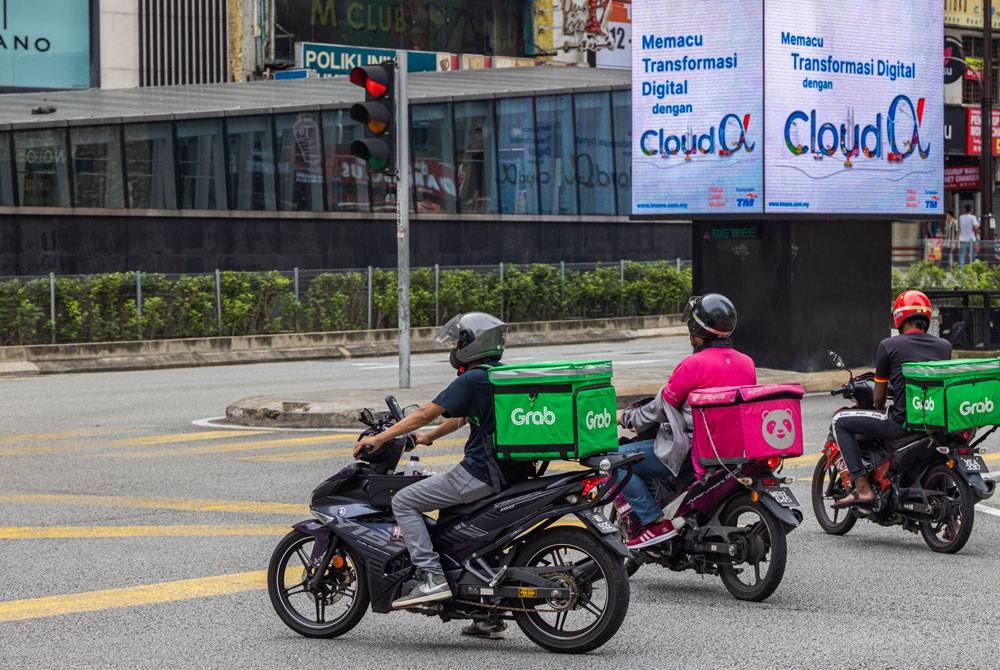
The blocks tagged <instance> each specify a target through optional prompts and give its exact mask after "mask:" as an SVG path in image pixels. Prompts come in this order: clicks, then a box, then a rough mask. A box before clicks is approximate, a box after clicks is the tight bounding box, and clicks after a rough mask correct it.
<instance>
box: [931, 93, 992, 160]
mask: <svg viewBox="0 0 1000 670" xmlns="http://www.w3.org/2000/svg"><path fill="white" fill-rule="evenodd" d="M965 109H966V108H965V107H962V106H961V105H945V106H944V152H945V153H946V154H950V155H953V156H964V155H965V154H966V150H967V147H966V135H967V133H968V127H969V124H968V119H967V116H968V112H966V111H965ZM997 122H998V123H1000V118H998V119H997Z"/></svg>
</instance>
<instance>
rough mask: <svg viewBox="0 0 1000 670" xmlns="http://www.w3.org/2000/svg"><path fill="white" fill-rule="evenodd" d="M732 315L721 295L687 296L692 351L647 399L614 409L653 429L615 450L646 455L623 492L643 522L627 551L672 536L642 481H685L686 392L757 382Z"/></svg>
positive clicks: (630, 422)
mask: <svg viewBox="0 0 1000 670" xmlns="http://www.w3.org/2000/svg"><path fill="white" fill-rule="evenodd" d="M736 317H737V315H736V307H735V306H734V305H733V303H732V301H731V300H730V299H729V298H727V297H726V296H724V295H721V294H719V293H708V294H705V295H703V296H699V295H696V296H692V297H691V298H690V299H689V300H688V303H687V306H686V307H685V309H684V314H683V316H682V320H683V321H684V322H685V323H686V324H687V327H688V334H689V336H690V339H691V347H692V349H693V350H694V353H692V354H691V355H690V356H688V357H686V358H685V359H684V360H682V361H681V362H680V363H678V364H677V367H676V368H674V371H673V373H672V374H671V375H670V379H669V380H668V381H667V383H666V385H665V386H664V387H663V388H662V389H660V392H659V393H657V394H656V397H655V398H654V399H653V400H652V402H649V403H647V404H645V405H641V406H639V407H631V408H628V409H624V410H619V411H618V424H619V425H620V426H623V427H625V428H627V429H629V430H633V431H635V432H642V431H645V430H649V429H651V428H652V427H658V430H657V433H656V439H653V440H642V441H638V442H632V443H628V444H623V445H622V446H621V447H619V449H618V451H619V452H620V453H634V452H637V451H641V452H643V453H645V454H646V458H644V459H643V460H642V461H640V462H639V463H636V464H635V466H634V470H633V472H634V474H635V476H633V477H632V478H631V479H629V481H628V483H627V484H626V485H625V488H624V490H623V491H622V493H623V494H624V495H625V497H626V498H627V499H628V501H629V504H631V506H632V510H633V511H634V512H635V514H636V516H637V517H638V518H639V521H640V523H641V524H642V528H640V529H639V530H638V531H637V532H636V533H635V534H634V535H633V536H631V537H629V538H628V539H627V540H626V543H625V544H626V545H627V546H628V547H629V549H642V548H643V547H649V546H652V545H655V544H659V543H660V542H664V541H666V540H669V539H670V538H672V537H674V536H676V535H677V530H676V529H675V528H674V525H673V522H672V521H671V520H670V519H667V518H665V517H664V515H663V510H661V509H660V508H659V507H658V506H657V504H656V500H655V498H654V497H653V495H652V494H651V493H650V491H649V487H648V485H647V483H646V480H647V479H649V478H654V477H659V478H662V479H665V480H667V482H668V483H669V484H671V485H673V486H674V488H675V490H676V489H678V488H679V487H680V486H684V485H685V484H686V482H685V481H684V480H685V479H686V478H687V477H686V476H685V475H687V473H688V472H689V471H690V465H689V464H690V463H691V461H690V459H689V458H688V454H689V453H690V451H691V440H690V437H689V432H690V426H692V425H693V424H692V423H691V421H690V408H689V407H685V406H686V403H687V399H688V395H689V394H690V393H691V392H692V391H695V390H697V389H702V388H710V387H715V386H743V385H748V384H756V383H757V369H756V367H755V365H754V362H753V359H751V358H750V357H749V356H747V355H746V354H743V353H741V352H739V351H737V350H736V349H734V348H733V342H732V339H731V336H732V334H733V331H734V330H736ZM685 415H686V416H685ZM696 470H700V468H697V467H696ZM618 476H619V477H622V476H624V472H622V471H620V472H619V475H618ZM687 476H688V477H689V476H690V475H687Z"/></svg>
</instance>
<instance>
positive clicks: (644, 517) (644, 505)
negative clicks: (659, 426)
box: [617, 440, 674, 525]
mask: <svg viewBox="0 0 1000 670" xmlns="http://www.w3.org/2000/svg"><path fill="white" fill-rule="evenodd" d="M655 442H656V441H655V440H643V441H641V442H630V443H629V444H623V445H621V446H620V447H618V453H620V454H634V453H636V452H637V451H641V452H642V453H644V454H646V458H644V459H642V460H641V461H639V462H638V463H636V464H635V465H634V466H632V477H630V478H629V480H628V484H626V485H625V488H624V489H623V490H622V493H623V494H624V495H625V497H626V498H627V499H628V502H629V504H630V505H632V511H633V512H635V514H636V516H638V517H639V521H640V522H642V524H643V525H646V524H649V523H652V522H654V521H656V520H657V519H659V518H660V517H661V516H663V510H662V509H660V507H659V506H658V505H657V504H656V499H655V498H653V494H652V493H650V492H649V487H648V486H647V485H646V482H645V479H647V478H653V477H663V478H665V479H668V480H670V481H671V482H672V481H673V480H674V475H673V473H672V472H670V468H668V467H667V466H665V465H664V464H663V463H662V462H661V461H660V459H658V458H657V457H656V454H654V453H653V445H654V444H655ZM625 472H626V471H625V470H624V469H620V470H618V474H617V477H618V481H621V480H622V478H623V477H624V476H625Z"/></svg>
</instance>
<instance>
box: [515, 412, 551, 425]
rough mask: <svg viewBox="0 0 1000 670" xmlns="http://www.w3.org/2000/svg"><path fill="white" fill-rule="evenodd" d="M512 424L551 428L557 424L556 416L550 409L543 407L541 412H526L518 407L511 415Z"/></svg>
mask: <svg viewBox="0 0 1000 670" xmlns="http://www.w3.org/2000/svg"><path fill="white" fill-rule="evenodd" d="M510 422H511V423H512V424H514V425H515V426H529V425H530V426H551V425H554V424H555V422H556V415H555V413H554V412H553V411H552V410H550V409H549V408H548V407H543V408H542V409H540V410H525V409H523V408H521V407H516V408H515V409H514V411H513V412H511V413H510Z"/></svg>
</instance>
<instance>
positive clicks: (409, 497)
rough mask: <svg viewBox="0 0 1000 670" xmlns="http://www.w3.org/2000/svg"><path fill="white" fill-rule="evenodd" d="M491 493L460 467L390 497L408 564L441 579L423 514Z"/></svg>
mask: <svg viewBox="0 0 1000 670" xmlns="http://www.w3.org/2000/svg"><path fill="white" fill-rule="evenodd" d="M492 493H493V488H492V487H491V486H490V485H489V484H487V483H486V482H481V481H479V480H478V479H476V478H475V477H473V476H472V475H470V474H469V472H468V471H467V470H466V469H465V468H463V467H462V466H461V465H456V466H455V467H454V468H453V469H451V470H450V471H448V472H445V473H442V474H438V475H434V476H433V477H429V478H427V479H424V480H421V481H419V482H417V483H416V484H411V485H410V486H407V487H406V488H405V489H403V490H401V491H399V492H397V493H396V494H395V495H394V496H392V513H393V514H394V515H395V517H396V523H397V524H399V530H400V531H401V532H402V534H403V541H404V542H406V548H407V549H408V550H409V552H410V562H412V563H413V565H414V566H416V567H418V568H420V569H421V570H423V571H424V572H430V573H433V574H436V575H443V574H444V569H443V568H442V567H441V557H440V556H438V553H437V552H436V551H434V545H433V544H432V543H431V534H430V533H429V532H428V531H427V524H426V523H425V522H424V513H425V512H430V511H431V510H436V509H444V508H446V507H454V506H455V505H464V504H466V503H471V502H475V501H477V500H480V499H482V498H485V497H486V496H488V495H490V494H492Z"/></svg>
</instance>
